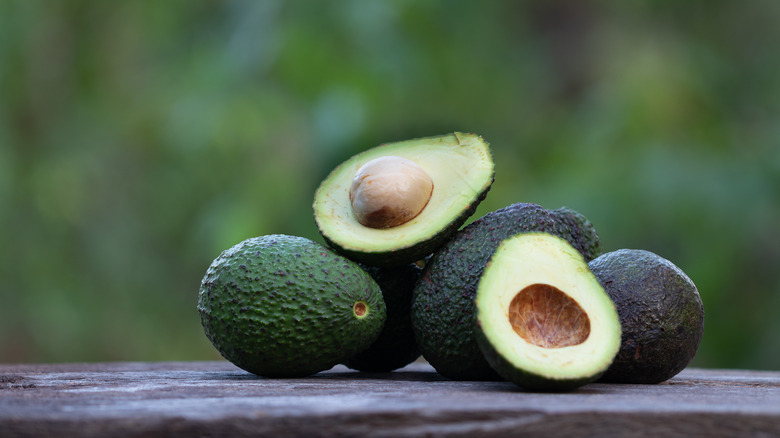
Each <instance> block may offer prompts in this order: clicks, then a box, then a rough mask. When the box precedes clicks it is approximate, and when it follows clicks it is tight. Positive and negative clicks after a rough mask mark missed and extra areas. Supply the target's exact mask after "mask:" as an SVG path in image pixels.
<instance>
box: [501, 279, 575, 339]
mask: <svg viewBox="0 0 780 438" xmlns="http://www.w3.org/2000/svg"><path fill="white" fill-rule="evenodd" d="M509 322H510V324H511V325H512V328H513V329H514V330H515V332H516V333H517V334H518V335H520V337H521V338H523V339H524V340H525V341H527V342H529V343H531V344H534V345H536V346H539V347H542V348H562V347H569V346H572V345H578V344H581V343H583V342H585V340H586V339H588V336H589V335H590V319H589V318H588V314H587V313H585V311H584V310H582V307H580V305H579V304H577V302H576V301H574V300H573V299H572V298H571V297H569V296H568V295H567V294H566V293H564V292H563V291H561V290H560V289H558V288H557V287H555V286H552V285H549V284H541V283H536V284H532V285H530V286H527V287H525V288H523V289H522V290H521V291H520V292H518V293H517V295H515V297H514V298H513V299H512V301H511V302H510V304H509Z"/></svg>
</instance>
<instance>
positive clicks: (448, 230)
mask: <svg viewBox="0 0 780 438" xmlns="http://www.w3.org/2000/svg"><path fill="white" fill-rule="evenodd" d="M494 180H495V176H494V177H493V178H491V180H490V183H489V184H487V185H486V187H485V189H484V190H483V191H482V192H480V194H479V196H477V197H476V199H475V200H474V202H472V203H471V204H470V205H469V206H468V208H466V209H465V210H463V211H462V212H461V213H460V215H458V217H457V218H455V219H454V220H453V221H452V222H450V223H449V225H447V226H446V227H444V228H443V229H442V230H441V231H439V232H438V233H436V235H434V236H433V237H431V238H430V239H428V240H426V241H422V242H418V243H416V244H414V245H411V246H408V247H406V248H398V249H396V250H394V251H390V252H363V251H355V250H351V249H348V248H344V247H342V246H340V245H339V244H338V243H336V242H334V241H332V240H330V239H328V237H327V236H326V235H325V234H323V233H320V234H321V236H322V238H323V240H325V243H326V244H327V245H328V246H329V247H331V248H333V249H334V250H335V251H336V252H338V253H339V254H341V255H343V256H344V257H347V258H348V259H350V260H354V261H356V262H359V263H361V264H364V265H367V266H379V267H397V266H403V265H406V264H409V263H413V262H414V261H416V260H420V259H423V258H425V257H426V256H429V255H430V254H432V253H433V252H435V251H436V250H437V249H438V248H439V247H440V246H442V244H444V243H445V242H447V241H448V240H449V239H450V238H452V236H453V235H454V234H455V233H457V232H458V229H459V228H460V227H461V225H463V224H464V223H465V222H466V221H467V220H468V218H470V217H471V216H472V215H473V214H474V212H475V211H476V210H477V207H478V206H479V204H480V203H481V202H482V201H484V200H485V197H486V196H487V194H488V192H489V191H490V187H492V185H493V181H494Z"/></svg>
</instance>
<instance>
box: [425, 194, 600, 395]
mask: <svg viewBox="0 0 780 438" xmlns="http://www.w3.org/2000/svg"><path fill="white" fill-rule="evenodd" d="M534 231H541V232H547V233H550V234H554V235H557V236H559V237H561V238H563V239H565V240H567V241H568V242H569V243H571V244H572V246H573V247H574V248H575V249H577V251H578V252H580V253H581V254H582V255H583V256H584V258H585V261H590V260H592V259H593V258H594V257H596V256H597V255H598V254H599V252H600V250H601V243H600V239H599V236H598V234H597V233H596V231H595V229H594V228H593V225H592V224H591V223H590V222H589V221H588V220H587V219H586V218H585V216H583V215H581V214H579V213H577V212H575V211H574V210H571V209H569V208H565V207H564V208H560V209H557V210H552V211H550V210H546V209H544V208H543V207H541V206H540V205H537V204H530V203H517V204H513V205H510V206H508V207H505V208H502V209H500V210H496V211H493V212H491V213H488V214H486V215H485V216H483V217H482V218H480V219H477V220H476V221H474V222H472V223H471V224H469V225H468V226H466V227H464V228H463V229H462V230H460V231H459V232H458V233H457V234H456V235H455V237H453V238H452V239H451V240H450V241H449V242H448V243H447V244H445V245H444V246H443V247H441V248H440V249H439V250H438V251H437V252H435V253H434V254H433V257H432V258H431V259H430V261H429V262H428V263H427V264H426V266H425V268H424V270H423V273H422V276H421V278H420V280H419V281H418V282H417V285H416V286H415V289H414V294H413V298H412V328H413V330H414V334H415V338H416V340H417V345H418V346H419V348H420V351H421V352H422V355H423V357H424V358H425V359H426V360H427V361H428V362H429V363H430V364H431V365H432V366H433V367H434V368H435V369H436V370H437V371H438V372H439V374H441V375H443V376H445V377H448V378H451V379H455V380H499V379H501V378H500V377H499V376H498V374H497V373H496V372H495V371H494V370H493V368H491V367H490V365H489V364H488V363H487V361H485V359H484V357H483V356H482V352H481V351H480V349H479V345H478V344H477V340H476V336H475V333H474V325H473V317H472V310H473V302H474V295H475V294H476V291H477V285H478V283H479V280H480V278H481V277H482V273H483V271H484V269H485V265H486V264H487V262H488V260H490V257H491V256H492V255H493V253H494V252H495V251H496V249H497V248H498V246H499V245H500V244H501V242H502V241H503V240H504V239H506V238H508V237H512V236H514V235H516V234H518V233H523V232H534Z"/></svg>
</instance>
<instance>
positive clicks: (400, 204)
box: [313, 132, 495, 266]
mask: <svg viewBox="0 0 780 438" xmlns="http://www.w3.org/2000/svg"><path fill="white" fill-rule="evenodd" d="M494 173H495V170H494V163H493V157H492V154H491V151H490V146H489V144H488V143H487V142H486V141H485V140H484V139H482V137H480V136H478V135H476V134H464V133H460V132H455V133H452V134H447V135H442V136H436V137H425V138H418V139H414V140H407V141H401V142H395V143H386V144H383V145H380V146H377V147H374V148H372V149H369V150H366V151H364V152H362V153H360V154H357V155H355V156H353V157H351V158H350V159H348V160H347V161H345V162H344V163H342V164H341V165H339V166H338V167H337V168H336V169H334V170H333V171H332V172H331V173H330V175H328V177H327V178H326V179H325V180H324V181H323V182H322V183H321V184H320V186H319V188H318V189H317V191H316V193H315V195H314V205H313V208H314V219H315V221H316V223H317V228H318V229H319V231H320V234H321V235H322V237H323V238H324V239H325V241H326V242H327V243H328V245H329V246H331V247H332V248H333V249H335V250H336V251H338V252H339V253H341V254H343V255H345V256H347V257H348V258H350V259H352V260H355V261H358V262H361V263H364V264H366V265H372V266H401V265H405V264H408V263H413V262H415V261H417V260H420V259H422V258H424V257H425V256H427V255H429V254H431V253H432V252H433V251H434V250H436V248H438V247H439V246H441V245H442V244H443V243H444V242H445V241H447V240H448V239H449V238H450V237H452V235H453V234H455V232H457V230H458V228H460V226H461V225H463V223H464V222H465V221H466V220H467V219H468V218H469V217H470V216H471V215H472V214H473V213H474V211H475V210H476V208H477V205H478V204H479V203H480V202H481V201H482V200H483V199H484V198H485V196H486V195H487V192H488V190H489V189H490V186H491V185H492V184H493V179H494Z"/></svg>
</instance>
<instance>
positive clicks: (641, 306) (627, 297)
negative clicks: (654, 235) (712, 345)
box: [589, 249, 704, 383]
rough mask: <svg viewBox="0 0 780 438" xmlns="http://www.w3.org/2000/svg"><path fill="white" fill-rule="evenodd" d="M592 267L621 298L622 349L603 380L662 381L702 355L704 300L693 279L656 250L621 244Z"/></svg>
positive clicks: (614, 295) (613, 294)
mask: <svg viewBox="0 0 780 438" xmlns="http://www.w3.org/2000/svg"><path fill="white" fill-rule="evenodd" d="M589 267H590V269H591V271H593V273H594V274H596V277H597V278H598V279H599V281H600V282H601V284H602V285H603V286H604V289H605V290H606V292H607V294H608V295H609V296H610V298H612V300H613V301H614V302H615V306H616V307H617V311H618V315H619V316H620V323H621V326H622V329H623V336H622V340H621V347H620V351H619V352H618V355H617V357H616V358H615V360H614V362H613V363H612V365H611V366H610V367H609V369H607V371H606V372H605V373H604V375H603V376H602V377H601V379H600V380H601V381H603V382H615V383H660V382H663V381H666V380H668V379H670V378H672V377H674V376H675V375H676V374H677V373H679V372H680V371H682V370H683V369H684V368H685V367H686V366H687V365H688V364H689V363H690V361H691V360H692V359H693V357H694V356H695V355H696V350H697V349H698V348H699V342H700V341H701V338H702V334H703V332H704V305H703V303H702V301H701V296H700V295H699V291H698V290H697V289H696V285H694V283H693V281H691V279H690V278H688V276H687V275H686V274H685V273H684V272H683V271H682V270H681V269H680V268H678V267H677V266H675V265H674V264H673V263H672V262H670V261H669V260H666V259H664V258H663V257H660V256H658V255H657V254H654V253H652V252H650V251H645V250H640V249H621V250H617V251H613V252H609V253H606V254H604V255H602V256H600V257H598V258H596V259H595V260H592V261H591V262H590V263H589Z"/></svg>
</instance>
